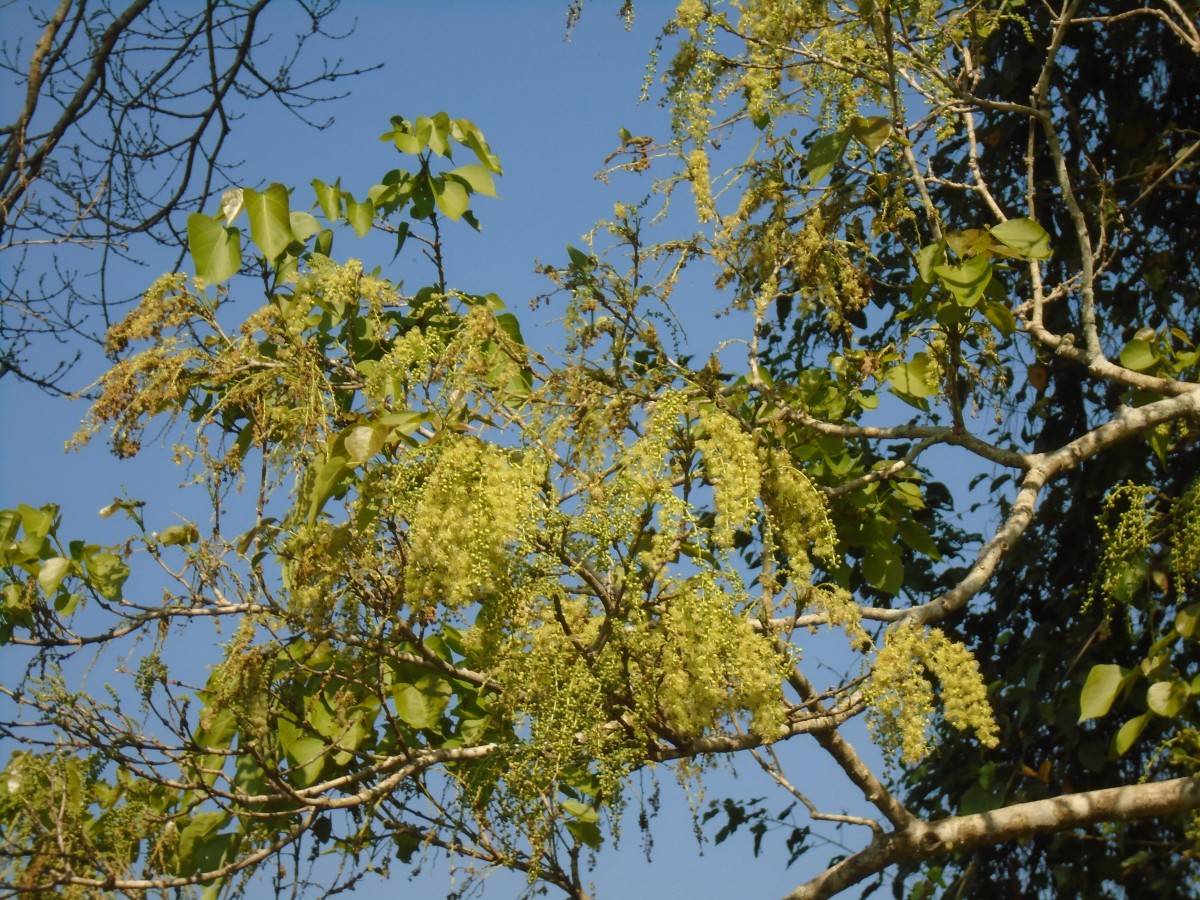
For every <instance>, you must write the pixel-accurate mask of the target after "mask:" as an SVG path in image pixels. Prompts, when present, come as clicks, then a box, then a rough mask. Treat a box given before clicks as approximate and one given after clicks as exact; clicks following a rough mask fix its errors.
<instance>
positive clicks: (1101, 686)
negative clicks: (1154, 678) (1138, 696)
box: [1079, 663, 1127, 722]
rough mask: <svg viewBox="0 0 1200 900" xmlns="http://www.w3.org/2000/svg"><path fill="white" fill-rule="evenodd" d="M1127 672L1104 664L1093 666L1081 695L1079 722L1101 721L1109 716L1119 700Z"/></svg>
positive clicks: (1112, 665)
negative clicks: (1114, 704) (1109, 712)
mask: <svg viewBox="0 0 1200 900" xmlns="http://www.w3.org/2000/svg"><path fill="white" fill-rule="evenodd" d="M1126 674H1127V672H1126V671H1125V670H1124V669H1122V668H1121V667H1120V666H1118V665H1114V664H1112V663H1104V664H1102V665H1098V666H1092V671H1090V672H1088V677H1087V681H1086V682H1084V685H1083V692H1082V693H1081V694H1080V695H1079V721H1080V722H1086V721H1087V720H1088V719H1099V718H1101V717H1103V716H1106V715H1108V711H1109V709H1111V708H1112V705H1113V701H1114V700H1116V699H1117V694H1118V693H1119V692H1120V690H1121V687H1122V686H1123V684H1124V679H1125V676H1126Z"/></svg>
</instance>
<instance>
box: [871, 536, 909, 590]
mask: <svg viewBox="0 0 1200 900" xmlns="http://www.w3.org/2000/svg"><path fill="white" fill-rule="evenodd" d="M862 574H863V578H865V579H866V580H867V583H868V584H870V585H871V586H872V587H874V588H878V589H879V590H881V591H883V592H884V593H887V594H897V593H899V592H900V588H901V587H902V586H903V584H904V564H903V563H902V562H901V561H900V548H899V547H897V546H896V545H895V544H874V545H872V546H870V547H868V548H867V551H866V553H865V554H864V556H863V560H862Z"/></svg>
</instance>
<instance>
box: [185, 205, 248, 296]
mask: <svg viewBox="0 0 1200 900" xmlns="http://www.w3.org/2000/svg"><path fill="white" fill-rule="evenodd" d="M187 232H188V252H189V253H191V255H192V264H193V265H195V267H196V277H197V278H199V279H201V280H202V281H206V282H208V283H209V284H220V283H221V282H223V281H226V280H228V279H229V278H230V277H232V276H233V275H234V274H235V273H236V272H237V270H238V269H239V268H241V265H242V233H241V232H240V231H238V230H237V229H236V228H226V227H225V226H224V225H222V224H221V220H220V219H214V218H213V217H212V216H206V215H205V214H204V213H192V214H191V215H190V216H188V219H187Z"/></svg>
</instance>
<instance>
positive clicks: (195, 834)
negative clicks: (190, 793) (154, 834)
mask: <svg viewBox="0 0 1200 900" xmlns="http://www.w3.org/2000/svg"><path fill="white" fill-rule="evenodd" d="M228 820H229V817H228V815H227V814H225V813H223V812H215V811H213V812H198V813H196V814H195V815H193V816H192V819H191V821H190V822H188V824H187V826H186V827H184V829H183V830H182V831H180V832H179V874H181V875H193V874H195V873H196V872H199V871H201V870H202V868H203V862H204V860H203V859H201V856H202V853H201V850H202V848H203V846H204V844H205V843H206V842H207V841H209V840H210V839H211V838H212V837H213V836H214V835H215V834H216V831H217V829H219V828H220V827H221V826H222V825H224V824H225V823H226V822H227V821H228Z"/></svg>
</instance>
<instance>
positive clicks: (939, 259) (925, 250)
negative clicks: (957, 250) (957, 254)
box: [917, 241, 946, 284]
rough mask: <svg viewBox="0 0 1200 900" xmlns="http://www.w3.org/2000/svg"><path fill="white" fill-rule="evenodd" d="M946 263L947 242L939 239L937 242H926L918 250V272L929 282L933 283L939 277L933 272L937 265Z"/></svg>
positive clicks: (923, 279) (922, 278)
mask: <svg viewBox="0 0 1200 900" xmlns="http://www.w3.org/2000/svg"><path fill="white" fill-rule="evenodd" d="M945 264H946V244H945V242H944V241H938V242H937V243H936V244H926V245H925V246H924V247H922V248H921V249H920V250H918V251H917V272H918V273H919V274H920V276H921V280H922V281H924V282H926V283H927V284H933V282H934V280H935V279H936V278H937V276H936V275H934V274H933V270H934V267H935V266H942V265H945Z"/></svg>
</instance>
